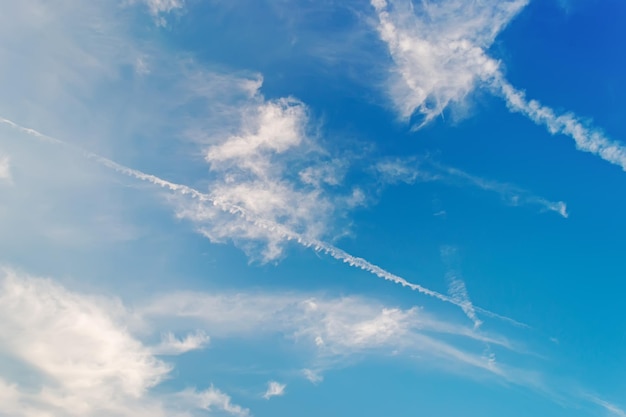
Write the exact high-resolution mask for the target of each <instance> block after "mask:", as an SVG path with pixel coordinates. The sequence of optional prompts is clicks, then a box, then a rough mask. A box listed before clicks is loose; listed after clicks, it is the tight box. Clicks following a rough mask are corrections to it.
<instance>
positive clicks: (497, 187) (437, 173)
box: [375, 157, 569, 218]
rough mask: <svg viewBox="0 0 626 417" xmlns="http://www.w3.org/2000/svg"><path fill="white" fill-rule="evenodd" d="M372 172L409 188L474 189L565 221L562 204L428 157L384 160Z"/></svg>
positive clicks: (565, 206) (565, 210)
mask: <svg viewBox="0 0 626 417" xmlns="http://www.w3.org/2000/svg"><path fill="white" fill-rule="evenodd" d="M375 169H376V171H377V172H378V173H379V175H380V177H381V180H382V181H384V182H388V183H395V182H398V181H402V182H406V183H408V184H413V183H415V182H433V181H437V182H443V183H445V184H450V185H458V186H470V187H476V188H480V189H481V190H485V191H491V192H494V193H496V194H498V195H500V197H501V198H502V199H503V200H504V201H506V202H507V203H508V204H510V205H513V206H519V205H533V206H539V207H540V208H541V209H542V210H544V211H552V212H555V213H558V214H559V215H561V216H562V217H564V218H567V217H569V213H568V212H567V204H566V203H565V202H563V201H551V200H548V199H547V198H544V197H540V196H537V195H535V194H533V193H531V192H530V191H528V190H524V189H523V188H520V187H518V186H516V185H513V184H508V183H505V182H499V181H494V180H490V179H486V178H482V177H479V176H477V175H472V174H469V173H467V172H465V171H463V170H461V169H458V168H454V167H451V166H447V165H444V164H442V163H439V162H437V161H435V160H433V159H432V158H431V157H421V158H417V157H415V158H396V159H387V160H383V161H380V162H378V163H377V164H376V165H375Z"/></svg>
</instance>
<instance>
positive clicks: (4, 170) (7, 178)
mask: <svg viewBox="0 0 626 417" xmlns="http://www.w3.org/2000/svg"><path fill="white" fill-rule="evenodd" d="M2 182H4V183H8V184H11V183H12V182H13V177H12V175H11V160H10V159H9V157H8V156H6V155H1V154H0V183H2Z"/></svg>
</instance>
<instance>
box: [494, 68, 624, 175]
mask: <svg viewBox="0 0 626 417" xmlns="http://www.w3.org/2000/svg"><path fill="white" fill-rule="evenodd" d="M493 86H494V88H495V89H496V90H497V91H499V92H500V94H501V95H502V97H503V98H504V100H505V101H506V104H507V106H508V107H509V109H511V110H512V111H514V112H517V113H522V114H523V115H525V116H526V117H528V118H529V119H530V120H532V121H533V122H535V123H536V124H538V125H544V126H545V127H546V128H547V129H548V131H549V132H550V133H551V134H553V135H554V134H557V133H561V134H563V135H567V136H569V137H571V138H572V139H574V142H576V148H577V149H580V150H581V151H584V152H590V153H592V154H594V155H598V156H599V157H600V158H602V159H604V160H605V161H607V162H610V163H612V164H614V165H617V166H619V167H621V168H622V169H623V170H624V171H626V147H625V146H624V145H623V144H621V143H620V142H617V141H613V140H610V139H608V138H607V137H605V136H604V135H603V134H602V132H601V131H600V130H598V129H594V128H589V127H586V126H585V125H584V124H583V123H582V122H581V121H580V120H579V119H578V118H576V116H574V115H573V114H571V113H566V114H561V115H557V114H556V113H555V112H554V110H552V109H551V108H550V107H547V106H544V105H542V104H541V103H539V102H538V101H537V100H528V99H527V98H526V95H525V94H524V92H523V91H520V90H518V89H516V88H515V87H513V86H512V85H511V84H510V83H509V82H508V81H506V80H505V79H504V77H503V76H502V75H501V74H500V75H498V76H497V77H496V78H495V79H494V80H493Z"/></svg>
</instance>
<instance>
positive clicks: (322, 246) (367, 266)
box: [0, 117, 528, 327]
mask: <svg viewBox="0 0 626 417" xmlns="http://www.w3.org/2000/svg"><path fill="white" fill-rule="evenodd" d="M0 123H4V124H7V125H9V126H11V127H12V128H14V129H17V130H19V131H21V132H24V133H26V134H28V135H31V136H34V137H37V138H38V139H41V140H44V141H46V142H50V143H54V144H57V145H61V146H63V147H66V148H68V149H71V150H73V151H77V152H80V153H81V154H82V155H84V156H85V157H86V158H89V159H91V160H94V161H96V162H97V163H99V164H100V165H102V166H105V167H107V168H109V169H112V170H114V171H116V172H118V173H120V174H123V175H126V176H129V177H132V178H135V179H138V180H141V181H146V182H149V183H152V184H154V185H158V186H160V187H163V188H167V189H169V190H170V191H174V192H176V193H179V194H181V195H185V196H189V197H191V198H194V199H196V200H199V201H202V202H206V203H209V204H212V205H213V206H215V207H217V208H219V209H220V210H222V211H225V212H228V213H231V214H235V215H238V216H241V217H242V218H243V219H244V220H246V221H248V222H250V223H252V224H254V225H255V226H257V227H260V228H263V229H265V230H269V231H271V232H273V233H276V234H278V235H279V236H281V237H282V238H284V239H287V240H293V241H296V242H298V243H299V244H300V245H302V246H305V247H307V248H312V249H313V250H314V251H316V252H318V253H324V254H327V255H329V256H331V257H332V258H334V259H337V260H339V261H342V262H344V263H347V264H348V265H350V266H352V267H355V268H359V269H362V270H364V271H367V272H369V273H371V274H373V275H376V276H377V277H379V278H382V279H385V280H387V281H391V282H394V283H396V284H399V285H401V286H403V287H407V288H410V289H411V290H414V291H417V292H419V293H422V294H424V295H428V296H430V297H433V298H436V299H438V300H440V301H443V302H446V303H450V304H453V305H456V306H457V307H460V308H461V309H462V310H463V311H464V312H465V311H466V310H467V304H466V303H465V302H459V301H457V300H455V299H453V298H451V297H449V296H447V295H444V294H441V293H439V292H437V291H433V290H430V289H428V288H426V287H423V286H421V285H419V284H414V283H412V282H409V281H407V280H406V279H404V278H402V277H400V276H398V275H395V274H393V273H391V272H389V271H387V270H385V269H383V268H381V267H379V266H377V265H374V264H373V263H371V262H369V261H367V260H365V259H363V258H359V257H356V256H353V255H351V254H349V253H347V252H346V251H344V250H343V249H340V248H338V247H336V246H333V245H331V244H330V243H327V242H323V241H321V240H318V239H312V238H308V237H306V236H303V235H301V234H300V233H297V232H294V231H293V230H290V229H289V228H287V227H285V226H283V225H281V224H279V223H276V222H273V221H269V220H265V219H260V218H258V217H257V216H254V215H251V214H250V213H249V212H248V211H247V210H246V209H245V208H244V207H241V206H239V205H236V204H232V203H229V202H225V201H222V200H221V199H219V198H215V197H212V196H210V195H209V194H206V193H203V192H200V191H198V190H196V189H194V188H191V187H189V186H187V185H183V184H177V183H173V182H170V181H167V180H164V179H162V178H159V177H157V176H155V175H151V174H146V173H144V172H142V171H139V170H136V169H133V168H129V167H127V166H124V165H122V164H119V163H117V162H115V161H112V160H111V159H108V158H105V157H103V156H100V155H97V154H95V153H92V152H87V151H85V150H83V149H80V148H78V147H76V146H74V145H72V144H70V143H68V142H65V141H62V140H59V139H56V138H53V137H50V136H48V135H45V134H43V133H40V132H38V131H37V130H35V129H31V128H27V127H24V126H21V125H19V124H17V123H15V122H13V121H11V120H9V119H5V118H3V117H0ZM473 309H474V311H477V312H480V313H483V314H485V315H487V316H490V317H494V318H498V319H500V320H504V321H508V322H509V323H512V324H515V325H516V326H520V327H528V326H527V325H525V324H523V323H520V322H518V321H516V320H513V319H511V318H508V317H503V316H500V315H498V314H496V313H493V312H491V311H488V310H485V309H482V308H480V307H473ZM468 318H470V320H472V321H473V322H474V325H475V326H476V327H478V326H479V325H480V323H481V322H480V320H478V318H477V317H476V316H475V315H468Z"/></svg>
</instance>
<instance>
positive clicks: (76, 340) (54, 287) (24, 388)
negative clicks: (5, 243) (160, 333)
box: [0, 269, 245, 417]
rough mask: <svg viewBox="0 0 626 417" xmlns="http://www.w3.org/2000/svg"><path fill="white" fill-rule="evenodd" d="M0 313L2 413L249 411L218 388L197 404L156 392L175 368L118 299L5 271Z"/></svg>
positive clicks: (28, 415)
mask: <svg viewBox="0 0 626 417" xmlns="http://www.w3.org/2000/svg"><path fill="white" fill-rule="evenodd" d="M0 316H2V317H3V320H2V321H1V322H0V340H2V344H1V345H0V358H3V359H5V360H2V361H0V367H1V368H2V369H0V372H1V373H2V374H3V378H4V380H0V414H3V415H5V414H6V415H13V416H24V417H34V416H40V415H55V416H59V417H65V416H94V417H100V416H107V415H117V416H166V415H167V416H172V415H193V413H194V410H196V409H198V408H203V409H209V408H215V409H221V410H223V411H226V412H229V413H231V414H234V415H245V413H244V412H243V409H242V408H240V407H237V406H235V405H233V404H232V403H231V402H230V399H229V398H228V397H227V396H226V395H225V394H223V393H221V392H219V391H217V390H215V389H213V388H212V389H211V390H209V391H206V392H203V393H201V394H199V396H198V398H200V399H202V401H200V403H198V404H194V402H193V401H192V402H184V401H182V400H181V398H180V397H179V395H178V394H176V393H173V394H167V395H165V396H162V398H157V397H156V396H153V395H152V394H151V389H152V388H153V387H154V386H156V385H157V384H159V383H160V382H161V381H162V380H163V379H164V378H166V377H167V376H168V374H169V372H170V370H171V369H172V368H171V366H170V365H168V364H166V363H164V362H162V361H161V360H159V359H158V358H156V357H155V356H154V355H153V353H152V352H151V349H150V348H149V347H147V346H145V345H144V344H143V343H142V342H141V341H140V340H139V339H137V338H136V337H135V336H133V334H131V333H130V331H129V329H128V327H127V324H128V323H129V318H130V317H131V315H130V314H129V312H128V311H127V310H126V309H125V308H124V307H123V306H122V305H121V303H119V301H116V300H110V299H104V298H98V297H92V296H86V295H81V294H77V293H74V292H71V291H68V290H66V289H65V288H63V287H61V286H59V285H58V284H56V283H54V282H53V281H51V280H49V279H41V278H32V277H29V276H26V275H24V274H21V273H16V272H14V271H12V270H9V269H2V270H1V271H0ZM125 323H126V325H125ZM7 364H13V365H12V366H10V367H8V368H7ZM185 398H187V397H185ZM175 410H181V412H180V413H179V412H178V411H175ZM181 413H182V414H181ZM189 413H191V414H189Z"/></svg>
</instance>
